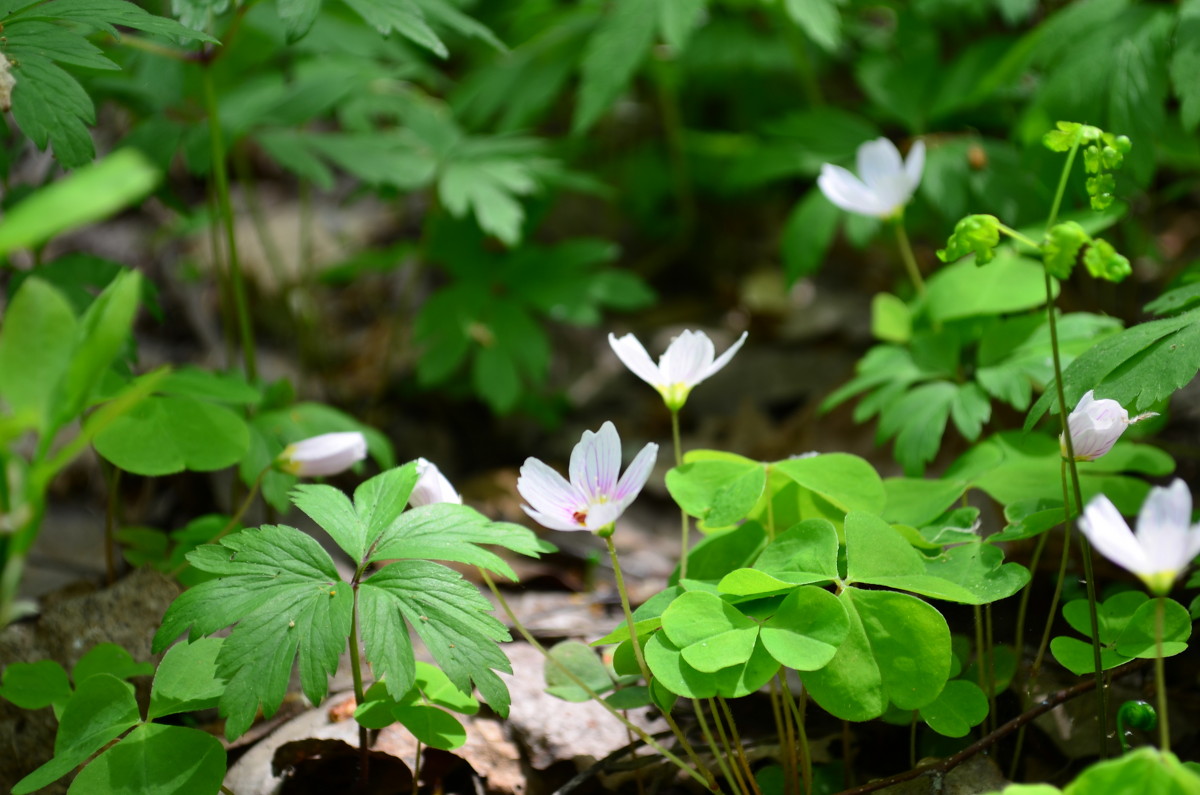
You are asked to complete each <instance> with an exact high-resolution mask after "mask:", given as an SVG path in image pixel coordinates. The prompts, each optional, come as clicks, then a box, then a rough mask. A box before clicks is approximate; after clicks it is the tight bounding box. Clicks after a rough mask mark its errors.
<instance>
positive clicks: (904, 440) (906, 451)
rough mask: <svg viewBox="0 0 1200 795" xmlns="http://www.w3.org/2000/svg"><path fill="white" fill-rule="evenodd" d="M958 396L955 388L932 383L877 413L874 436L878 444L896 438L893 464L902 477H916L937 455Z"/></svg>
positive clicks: (891, 402) (905, 394)
mask: <svg viewBox="0 0 1200 795" xmlns="http://www.w3.org/2000/svg"><path fill="white" fill-rule="evenodd" d="M876 395H877V396H878V395H880V393H876ZM958 396H959V390H958V386H957V385H955V384H952V383H950V382H948V381H933V382H931V383H927V384H922V385H920V386H918V387H916V388H915V389H912V390H911V391H909V392H907V393H904V394H903V396H901V397H899V399H894V400H890V401H889V402H888V405H887V406H886V407H885V408H884V409H883V411H882V412H881V413H880V415H879V429H878V431H877V433H876V436H877V438H878V439H879V440H880V441H883V440H886V439H888V438H890V437H892V436H895V437H896V445H895V454H896V460H897V461H898V462H899V463H900V464H901V465H902V466H903V467H904V471H905V473H906V474H909V475H914V474H919V473H920V472H921V470H922V469H923V468H924V466H925V464H927V463H929V462H930V461H932V460H933V458H934V456H936V455H937V452H938V449H939V448H940V447H941V441H942V436H943V435H944V434H945V432H946V422H947V420H949V419H950V410H951V407H952V405H953V404H954V402H955V400H956V399H957V398H958ZM865 402H866V401H864V403H865ZM860 408H861V407H860Z"/></svg>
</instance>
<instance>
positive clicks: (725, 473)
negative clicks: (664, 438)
mask: <svg viewBox="0 0 1200 795" xmlns="http://www.w3.org/2000/svg"><path fill="white" fill-rule="evenodd" d="M710 455H711V456H713V457H707V456H710ZM718 455H719V457H718ZM702 456H705V457H702ZM765 486H766V468H765V467H764V466H763V465H762V464H761V463H759V462H758V461H752V460H750V459H749V458H743V457H742V456H734V455H731V454H728V453H721V454H713V453H712V451H707V450H704V451H692V452H691V453H689V454H688V456H687V461H686V463H684V464H682V465H681V466H677V467H674V468H673V469H671V470H670V471H668V472H667V491H669V492H670V493H671V497H672V498H673V499H674V500H675V502H676V503H678V504H679V507H680V508H682V509H683V510H684V511H686V512H687V513H688V515H690V516H694V517H696V518H697V519H700V520H701V521H702V522H703V523H704V527H705V528H709V529H715V528H721V527H728V526H730V525H732V524H734V523H735V522H737V521H738V520H739V519H742V518H744V517H745V516H746V515H747V514H748V513H750V510H751V509H752V508H753V507H754V505H755V503H757V502H758V499H759V497H760V496H761V495H762V493H763V488H764V487H765Z"/></svg>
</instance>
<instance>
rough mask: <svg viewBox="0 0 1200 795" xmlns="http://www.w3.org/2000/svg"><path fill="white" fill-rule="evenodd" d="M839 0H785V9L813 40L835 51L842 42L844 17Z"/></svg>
mask: <svg viewBox="0 0 1200 795" xmlns="http://www.w3.org/2000/svg"><path fill="white" fill-rule="evenodd" d="M838 5H839V0H784V4H783V7H784V10H785V11H787V14H788V16H789V17H791V19H792V21H793V22H795V23H796V24H797V25H799V26H800V29H801V30H803V31H804V32H805V33H806V34H807V35H808V37H809V38H810V39H812V40H813V42H814V43H815V44H816V45H817V46H818V47H820V48H821V49H823V50H825V51H826V52H830V53H832V52H835V51H836V50H837V48H838V47H839V46H840V45H841V43H842V17H841V13H840V12H839V11H838Z"/></svg>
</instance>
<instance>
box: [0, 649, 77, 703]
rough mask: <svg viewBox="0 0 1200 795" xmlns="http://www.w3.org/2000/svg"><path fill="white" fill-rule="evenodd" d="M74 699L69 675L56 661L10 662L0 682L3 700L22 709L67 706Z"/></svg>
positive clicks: (0, 694) (0, 693) (0, 696)
mask: <svg viewBox="0 0 1200 795" xmlns="http://www.w3.org/2000/svg"><path fill="white" fill-rule="evenodd" d="M70 697H71V682H70V680H69V679H67V672H66V671H65V670H63V667H62V666H61V665H59V664H58V663H57V662H55V661H54V660H38V661H37V662H31V663H25V662H15V663H9V664H8V665H7V666H5V668H4V674H3V678H2V679H0V698H6V699H8V700H9V701H11V702H12V703H14V704H16V705H17V706H18V707H20V708H21V709H41V708H42V707H48V706H50V705H51V704H65V703H66V701H67V699H69V698H70Z"/></svg>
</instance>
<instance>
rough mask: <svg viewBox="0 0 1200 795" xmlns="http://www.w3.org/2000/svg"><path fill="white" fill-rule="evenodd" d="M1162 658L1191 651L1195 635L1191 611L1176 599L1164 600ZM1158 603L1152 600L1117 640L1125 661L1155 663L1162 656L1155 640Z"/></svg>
mask: <svg viewBox="0 0 1200 795" xmlns="http://www.w3.org/2000/svg"><path fill="white" fill-rule="evenodd" d="M1162 605H1163V620H1162V656H1163V657H1174V656H1175V655H1176V654H1180V653H1182V652H1183V651H1184V650H1186V649H1187V642H1186V641H1187V639H1188V638H1189V637H1190V636H1191V634H1192V620H1191V616H1190V615H1189V614H1188V611H1187V608H1185V607H1184V606H1183V605H1181V604H1179V602H1176V601H1175V600H1174V599H1165V598H1164V599H1163V601H1162ZM1157 610H1158V605H1157V600H1156V599H1151V600H1148V601H1147V602H1145V603H1144V604H1142V606H1141V607H1139V608H1138V609H1137V611H1136V612H1135V613H1134V614H1133V616H1132V617H1131V618H1130V619H1129V623H1128V624H1127V625H1126V626H1125V629H1124V630H1122V632H1121V634H1120V635H1119V636H1118V637H1117V640H1116V650H1117V653H1118V654H1120V655H1122V656H1124V657H1131V658H1132V657H1140V658H1143V659H1153V658H1155V657H1157V656H1158V643H1157V639H1156V637H1155V627H1156V626H1157V625H1158V619H1157V617H1156V615H1157Z"/></svg>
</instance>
